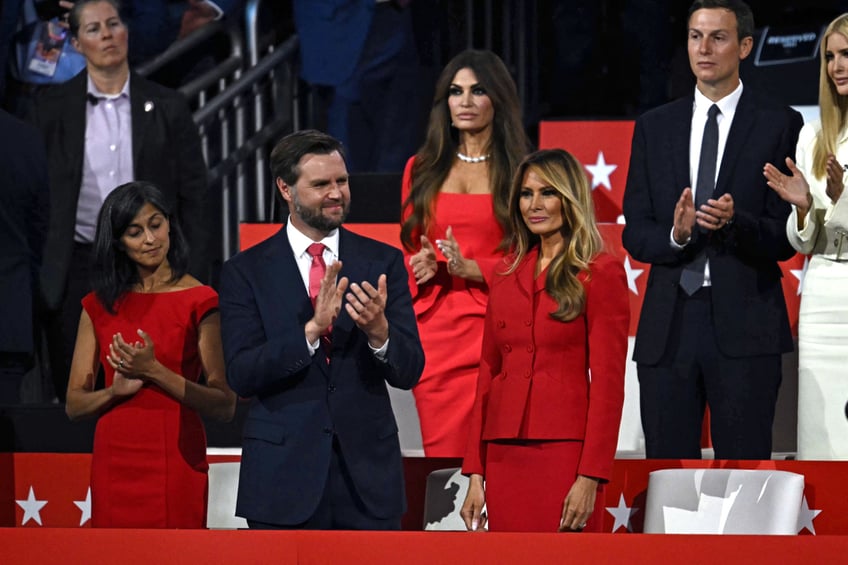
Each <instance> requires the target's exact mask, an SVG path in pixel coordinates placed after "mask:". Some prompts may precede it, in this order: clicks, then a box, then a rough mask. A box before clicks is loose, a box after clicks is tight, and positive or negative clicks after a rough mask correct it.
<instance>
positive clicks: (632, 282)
mask: <svg viewBox="0 0 848 565" xmlns="http://www.w3.org/2000/svg"><path fill="white" fill-rule="evenodd" d="M624 271H625V273H626V274H627V288H629V289H630V292H632V293H633V294H635V295H636V296H639V289H638V288H637V287H636V279H638V278H639V276H640V275H641V274H642V273H644V272H645V269H634V268H633V267H632V266H631V265H630V257H628V256H626V255H625V257H624Z"/></svg>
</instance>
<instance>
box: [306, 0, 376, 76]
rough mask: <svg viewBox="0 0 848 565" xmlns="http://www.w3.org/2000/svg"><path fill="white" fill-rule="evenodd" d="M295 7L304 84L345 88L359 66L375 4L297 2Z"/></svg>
mask: <svg viewBox="0 0 848 565" xmlns="http://www.w3.org/2000/svg"><path fill="white" fill-rule="evenodd" d="M293 6H294V22H295V25H296V27H297V35H298V38H299V39H300V57H301V75H302V77H303V80H305V81H306V82H309V83H312V84H322V85H327V86H338V85H340V84H342V83H343V82H344V81H345V80H346V79H347V78H348V77H350V75H351V74H353V71H354V70H355V69H356V64H357V62H359V57H360V55H361V54H362V48H363V46H364V45H365V39H366V38H367V37H368V30H369V29H370V28H371V21H372V20H373V19H374V10H375V9H376V2H375V1H374V0H324V1H322V2H315V0H294V5H293Z"/></svg>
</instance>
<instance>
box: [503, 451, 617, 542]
mask: <svg viewBox="0 0 848 565" xmlns="http://www.w3.org/2000/svg"><path fill="white" fill-rule="evenodd" d="M582 450H583V442H582V441H523V442H488V444H487V448H486V509H487V512H488V515H489V526H488V528H489V530H490V531H493V532H556V531H557V530H558V529H559V523H560V520H561V518H562V504H563V501H564V500H565V497H566V495H567V494H568V491H569V490H570V489H571V485H573V484H574V481H575V479H576V478H577V465H578V463H579V462H580V453H581V451H582ZM603 523H604V488H603V485H599V486H598V492H597V494H596V496H595V509H594V510H593V511H592V514H591V516H590V517H589V519H588V520H587V521H586V527H585V528H584V529H583V531H584V532H601V531H603Z"/></svg>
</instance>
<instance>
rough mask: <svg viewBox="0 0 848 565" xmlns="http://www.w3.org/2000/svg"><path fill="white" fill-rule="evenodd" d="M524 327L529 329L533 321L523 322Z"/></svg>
mask: <svg viewBox="0 0 848 565" xmlns="http://www.w3.org/2000/svg"><path fill="white" fill-rule="evenodd" d="M524 325H525V326H527V327H530V326H532V325H533V320H524Z"/></svg>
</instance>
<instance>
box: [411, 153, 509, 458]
mask: <svg viewBox="0 0 848 565" xmlns="http://www.w3.org/2000/svg"><path fill="white" fill-rule="evenodd" d="M413 162H414V158H413V159H410V160H409V162H408V163H407V165H406V170H405V172H404V177H403V201H405V200H406V198H407V196H408V195H409V191H410V188H411V186H412V164H413ZM448 226H451V227H452V228H453V236H454V238H455V239H456V240H457V242H459V245H460V250H461V251H462V255H463V256H464V257H466V258H467V259H474V260H475V261H477V264H478V265H479V266H480V271H481V272H482V273H483V277H484V278H485V279H488V278H489V277H490V274H491V272H492V270H493V269H494V267H495V265H497V264H500V262H501V260H502V258H503V253H501V252H499V251H498V250H497V247H498V245H499V244H500V243H501V239H502V238H503V230H502V229H501V227H500V224H498V221H497V220H496V219H495V213H494V211H493V209H492V195H491V194H456V193H447V192H440V193H438V195H437V197H436V199H435V201H434V202H433V224H432V225H431V226H430V230H429V231H428V233H427V234H426V235H427V237H428V238H429V239H430V242H431V243H432V244H433V246H434V247H435V245H436V239H445V231H446V230H447V228H448ZM413 239H414V240H417V239H418V235H414V236H413ZM436 254H437V256H438V272H437V274H436V276H435V277H434V278H433V279H431V280H430V281H428V282H427V283H425V284H424V285H422V286H420V287H419V286H418V285H417V284H416V283H415V277H414V276H413V275H412V272H411V270H410V274H409V288H410V291H411V292H412V306H413V308H414V309H415V317H416V319H417V321H418V332H419V334H420V337H421V346H422V347H423V348H424V357H425V359H426V361H425V365H424V373H423V374H422V375H421V379H420V380H419V381H418V384H417V385H416V386H415V388H414V389H413V391H412V392H413V394H414V395H415V405H416V408H417V409H418V419H419V421H420V422H421V437H422V440H423V443H424V453H425V455H427V456H428V457H462V455H463V454H464V453H465V447H466V444H467V443H468V419H469V416H470V414H471V407H472V405H473V404H474V392H475V390H476V387H477V373H478V371H479V369H480V346H481V344H482V342H483V320H484V317H485V314H486V303H487V302H488V296H489V291H488V285H487V284H486V283H477V282H472V281H467V280H465V279H462V278H460V277H454V276H452V275H450V274H448V270H447V262H446V260H445V258H444V256H443V255H442V254H441V253H440V252H439V251H438V249H437V250H436ZM405 257H406V266H407V269H408V270H409V257H410V255H409V253H408V252H406V253H405Z"/></svg>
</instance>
